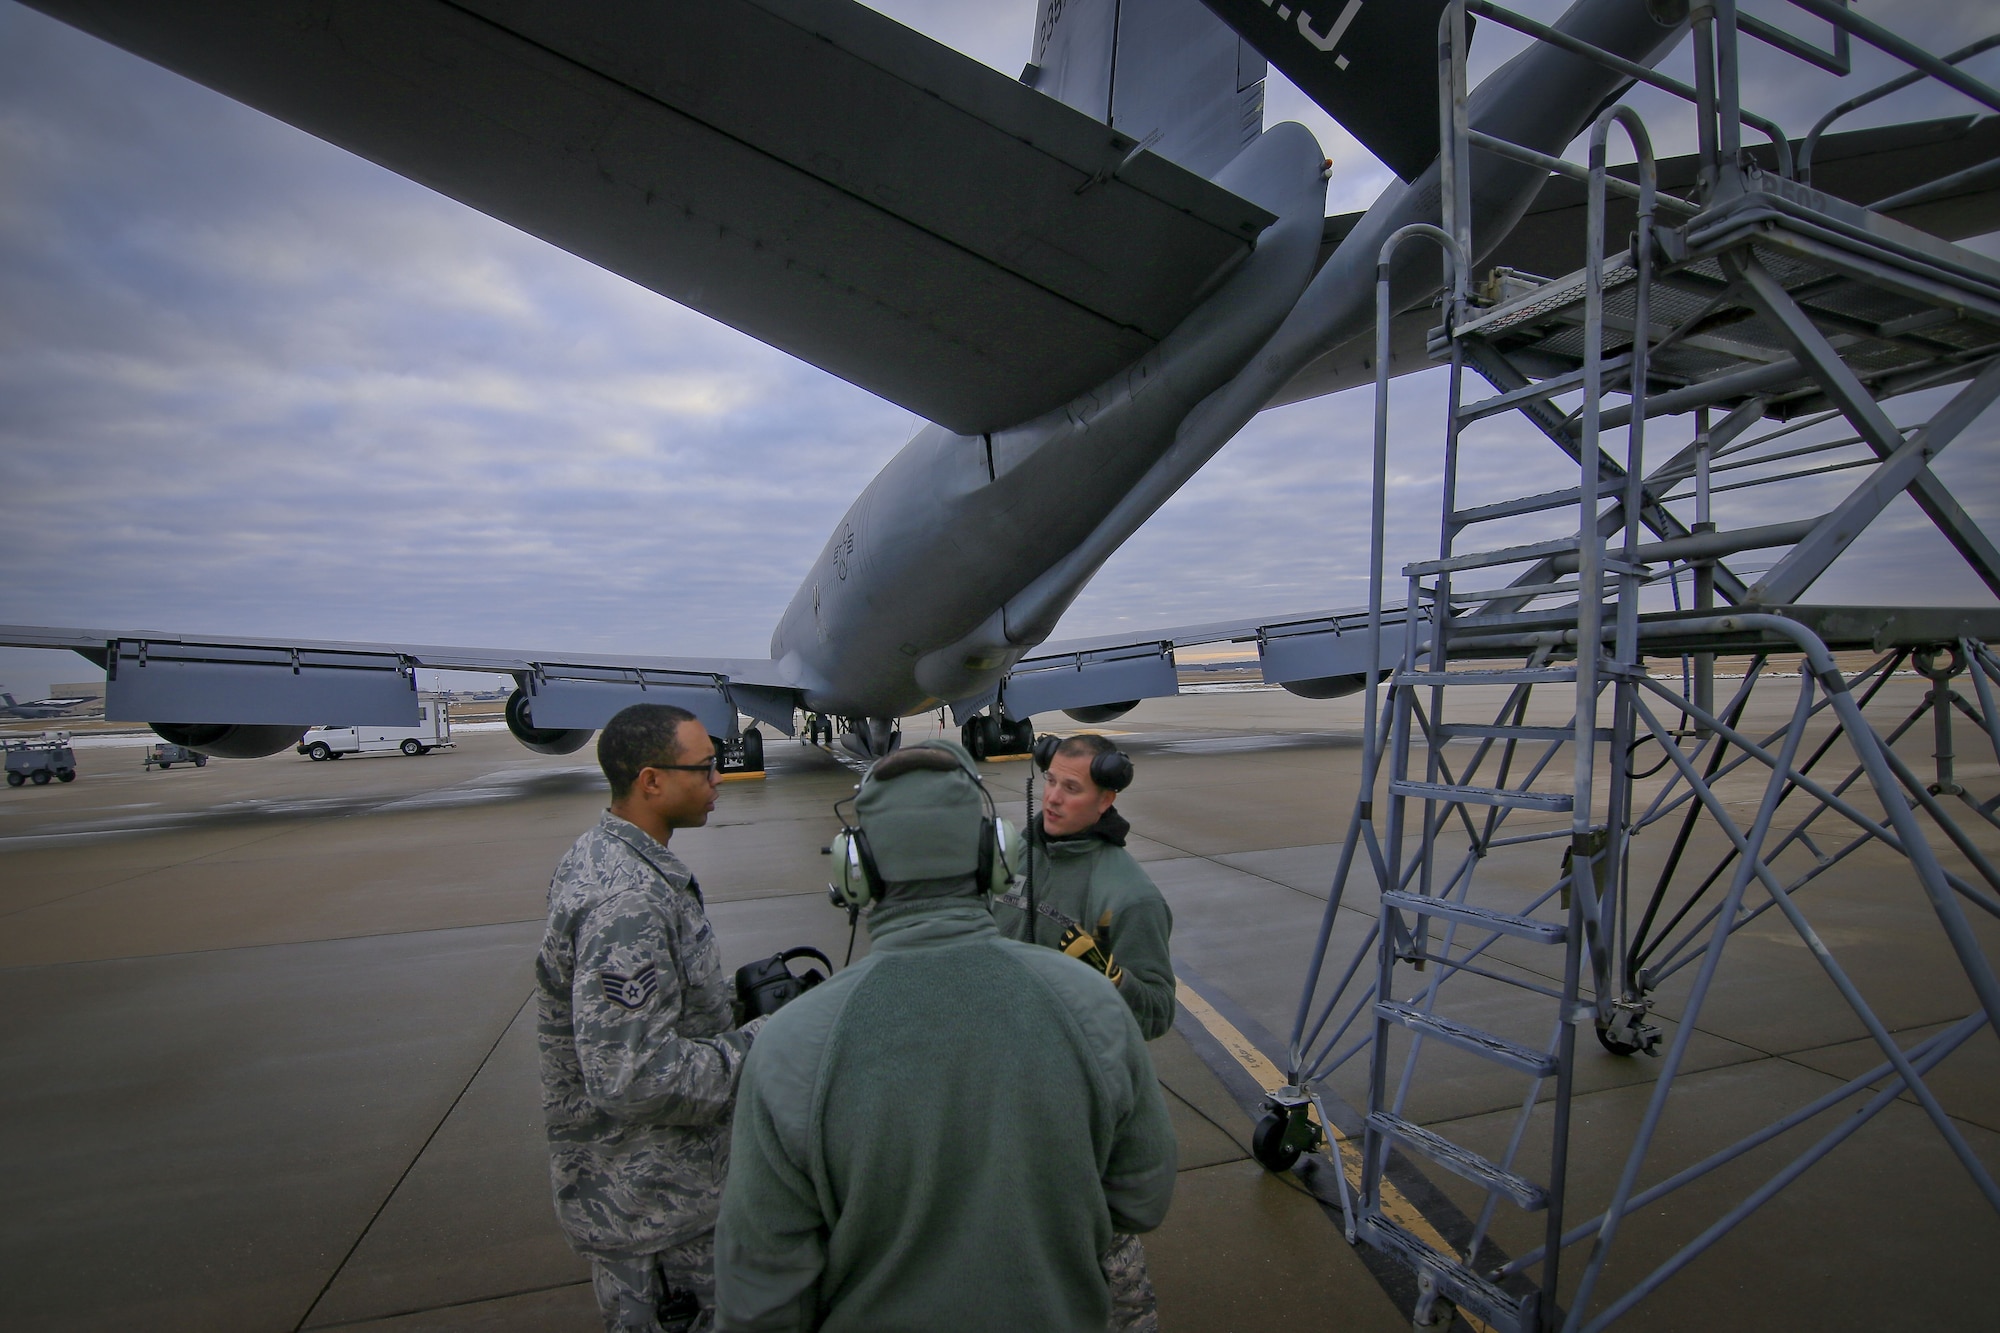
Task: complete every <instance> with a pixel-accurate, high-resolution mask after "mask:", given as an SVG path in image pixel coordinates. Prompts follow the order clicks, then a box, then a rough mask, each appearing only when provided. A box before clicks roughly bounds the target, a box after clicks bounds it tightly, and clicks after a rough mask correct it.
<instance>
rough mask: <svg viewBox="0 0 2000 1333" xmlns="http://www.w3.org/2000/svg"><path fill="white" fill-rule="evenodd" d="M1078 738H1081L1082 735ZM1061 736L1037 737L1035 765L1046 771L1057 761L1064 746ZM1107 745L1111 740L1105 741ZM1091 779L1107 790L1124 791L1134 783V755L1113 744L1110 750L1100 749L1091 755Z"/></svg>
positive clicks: (1101, 738) (1098, 737)
mask: <svg viewBox="0 0 2000 1333" xmlns="http://www.w3.org/2000/svg"><path fill="white" fill-rule="evenodd" d="M1090 734H1091V739H1093V740H1100V741H1102V740H1104V738H1103V737H1102V736H1097V735H1095V734H1094V733H1090ZM1078 739H1081V738H1080V737H1079V738H1078ZM1062 743H1063V738H1062V737H1061V736H1050V735H1047V734H1044V735H1041V736H1037V737H1036V738H1035V767H1036V768H1039V769H1041V770H1042V772H1044V773H1046V772H1048V771H1049V765H1050V764H1052V763H1054V762H1055V758H1056V751H1057V750H1058V749H1060V748H1061V747H1062ZM1104 743H1105V744H1106V745H1110V744H1111V742H1109V741H1104ZM1090 780H1091V781H1092V782H1094V783H1096V784H1097V785H1098V786H1100V787H1102V788H1104V790H1106V791H1124V790H1125V789H1126V788H1127V787H1129V786H1131V785H1132V756H1130V755H1128V754H1126V753H1125V752H1124V751H1123V750H1120V749H1118V748H1117V747H1116V746H1112V748H1111V749H1109V750H1099V751H1098V752H1097V753H1096V754H1093V755H1092V756H1090Z"/></svg>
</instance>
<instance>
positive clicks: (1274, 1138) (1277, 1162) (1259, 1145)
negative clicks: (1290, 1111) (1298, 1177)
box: [1250, 1112, 1299, 1171]
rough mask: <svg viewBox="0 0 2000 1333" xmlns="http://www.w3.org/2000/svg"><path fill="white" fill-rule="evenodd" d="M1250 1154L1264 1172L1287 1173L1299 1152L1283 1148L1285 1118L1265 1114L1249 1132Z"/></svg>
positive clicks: (1297, 1158)
mask: <svg viewBox="0 0 2000 1333" xmlns="http://www.w3.org/2000/svg"><path fill="white" fill-rule="evenodd" d="M1250 1153H1251V1155H1252V1156H1253V1157H1255V1158H1256V1159H1257V1161H1258V1162H1259V1163H1260V1164H1261V1165H1262V1166H1263V1168H1264V1169H1265V1170H1266V1171H1289V1170H1291V1169H1292V1163H1294V1162H1296V1161H1298V1160H1299V1150H1298V1149H1297V1148H1288V1147H1286V1146H1285V1117H1283V1116H1281V1115H1277V1114H1274V1113H1269V1112H1267V1113H1266V1114H1265V1115H1264V1118H1263V1119H1261V1120H1259V1121H1258V1122H1257V1128H1256V1129H1254V1130H1252V1131H1251V1132H1250Z"/></svg>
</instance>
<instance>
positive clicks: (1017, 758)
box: [985, 754, 1034, 764]
mask: <svg viewBox="0 0 2000 1333" xmlns="http://www.w3.org/2000/svg"><path fill="white" fill-rule="evenodd" d="M1033 758H1034V756H1033V755H1031V754H989V755H987V756H986V760H985V762H987V763H989V764H1018V763H1020V762H1021V761H1022V760H1023V759H1033Z"/></svg>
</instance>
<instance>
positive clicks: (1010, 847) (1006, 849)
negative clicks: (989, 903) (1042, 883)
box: [980, 818, 1021, 894]
mask: <svg viewBox="0 0 2000 1333" xmlns="http://www.w3.org/2000/svg"><path fill="white" fill-rule="evenodd" d="M1020 854H1021V834H1020V830H1018V829H1016V828H1015V827H1014V825H1013V824H1012V823H1011V822H1010V821H1008V820H1005V819H998V818H996V819H994V820H992V821H991V822H990V824H989V826H988V829H987V837H986V847H985V855H984V856H982V858H981V865H982V867H983V873H982V874H981V875H980V887H982V888H983V889H985V891H986V892H987V893H988V894H1001V893H1005V892H1006V891H1007V890H1008V889H1010V888H1012V887H1013V884H1014V877H1015V875H1017V874H1018V873H1019V871H1018V869H1017V868H1016V867H1015V865H1014V862H1015V860H1016V859H1017V858H1018V857H1019V856H1020ZM989 858H990V859H989Z"/></svg>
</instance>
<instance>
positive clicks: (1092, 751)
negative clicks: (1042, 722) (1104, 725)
mask: <svg viewBox="0 0 2000 1333" xmlns="http://www.w3.org/2000/svg"><path fill="white" fill-rule="evenodd" d="M1056 753H1057V754H1060V755H1067V756H1069V757H1070V758H1071V759H1082V760H1084V761H1086V762H1088V761H1090V760H1093V759H1096V758H1097V756H1099V755H1101V754H1117V753H1118V747H1117V746H1116V745H1113V744H1112V743H1111V742H1110V741H1108V740H1106V739H1105V738H1104V737H1102V736H1100V735H1098V734H1097V733H1096V732H1094V731H1085V732H1081V733H1079V734H1077V735H1075V736H1066V737H1064V738H1063V743H1062V744H1061V745H1058V746H1057V747H1056Z"/></svg>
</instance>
